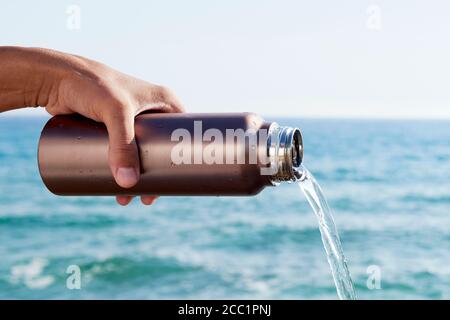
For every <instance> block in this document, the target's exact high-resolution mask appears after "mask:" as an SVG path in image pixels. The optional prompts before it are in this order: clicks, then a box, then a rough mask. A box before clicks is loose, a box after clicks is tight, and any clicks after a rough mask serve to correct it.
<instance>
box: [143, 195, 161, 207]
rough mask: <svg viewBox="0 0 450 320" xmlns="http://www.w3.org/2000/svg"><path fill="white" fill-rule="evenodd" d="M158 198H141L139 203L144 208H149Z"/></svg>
mask: <svg viewBox="0 0 450 320" xmlns="http://www.w3.org/2000/svg"><path fill="white" fill-rule="evenodd" d="M157 198H158V196H142V197H141V202H142V203H143V204H145V205H146V206H149V205H151V204H153V202H155V200H156V199H157Z"/></svg>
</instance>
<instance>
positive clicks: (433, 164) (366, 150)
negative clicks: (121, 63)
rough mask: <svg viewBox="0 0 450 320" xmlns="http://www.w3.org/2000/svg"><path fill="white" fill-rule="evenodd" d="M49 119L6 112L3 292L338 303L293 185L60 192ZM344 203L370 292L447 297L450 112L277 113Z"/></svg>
mask: <svg viewBox="0 0 450 320" xmlns="http://www.w3.org/2000/svg"><path fill="white" fill-rule="evenodd" d="M47 120H48V118H46V117H43V116H42V117H41V116H37V117H22V116H3V115H0V298H1V299H337V298H338V297H337V294H336V289H335V287H334V283H333V278H332V275H331V271H330V268H329V265H328V263H327V259H326V255H325V251H324V248H323V245H322V242H321V236H320V232H319V228H318V224H317V220H316V218H315V216H314V214H313V212H312V210H311V208H310V207H309V206H308V203H307V201H306V199H305V197H304V196H303V194H302V193H301V192H300V190H299V188H298V186H297V185H296V184H287V183H286V184H283V185H280V186H278V187H268V188H266V189H265V190H264V191H263V192H262V193H260V194H259V195H257V196H254V197H162V198H160V199H158V200H157V201H156V202H155V204H154V205H152V206H149V207H147V206H143V205H141V204H140V202H139V201H138V200H137V199H135V200H134V202H133V203H132V204H131V205H129V206H127V207H121V206H119V205H117V204H116V202H115V200H114V199H113V198H111V197H58V196H55V195H53V194H51V193H50V192H49V191H48V190H47V189H46V188H45V186H44V184H43V183H42V181H41V178H40V176H39V171H38V166H37V156H36V154H37V145H38V139H39V135H40V131H41V130H42V127H43V126H44V124H45V122H46V121H47ZM270 120H276V121H277V122H278V123H279V124H280V125H285V126H296V127H299V128H300V129H301V130H302V133H303V140H304V163H305V165H306V166H307V167H308V169H309V170H310V171H311V172H312V173H313V174H314V176H315V177H316V179H317V181H318V182H319V183H320V185H321V187H322V190H323V192H324V193H325V195H326V197H327V199H328V203H329V205H330V207H331V209H332V211H333V213H334V220H335V223H336V226H337V229H338V231H339V236H340V239H341V242H342V248H343V251H344V253H345V256H346V259H347V265H348V268H349V270H350V273H351V276H352V279H353V282H354V288H355V291H356V294H357V297H358V298H359V299H449V298H450V122H447V121H444V120H368V119H364V120H358V119H303V118H285V119H283V118H279V119H270Z"/></svg>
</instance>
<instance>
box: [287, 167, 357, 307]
mask: <svg viewBox="0 0 450 320" xmlns="http://www.w3.org/2000/svg"><path fill="white" fill-rule="evenodd" d="M295 175H296V178H297V183H298V185H299V187H300V189H301V190H302V191H303V193H304V194H305V196H306V199H307V200H308V202H309V205H310V206H311V208H312V209H313V211H314V213H315V215H316V217H317V220H318V222H319V229H320V234H321V236H322V242H323V246H324V248H325V251H326V254H327V259H328V263H329V265H330V267H331V273H332V275H333V279H334V283H335V285H336V290H337V294H338V296H339V299H341V300H355V299H356V293H355V289H354V288H353V282H352V279H351V277H350V272H349V270H348V267H347V262H346V260H345V256H344V253H343V250H342V246H341V241H340V239H339V234H338V231H337V228H336V225H335V223H334V219H333V215H332V212H331V210H330V207H329V206H328V203H327V200H326V198H325V196H324V194H323V192H322V189H321V188H320V186H319V184H318V183H317V181H316V179H315V178H314V176H313V175H312V174H311V172H309V171H308V169H306V168H305V167H304V166H300V167H299V168H297V169H296V171H295Z"/></svg>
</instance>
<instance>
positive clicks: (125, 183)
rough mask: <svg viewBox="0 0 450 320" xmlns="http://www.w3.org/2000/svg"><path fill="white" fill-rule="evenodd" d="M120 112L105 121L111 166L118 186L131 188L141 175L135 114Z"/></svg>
mask: <svg viewBox="0 0 450 320" xmlns="http://www.w3.org/2000/svg"><path fill="white" fill-rule="evenodd" d="M119 110H121V111H117V109H116V110H115V112H114V113H111V114H109V115H108V116H106V117H105V119H104V123H105V125H106V128H107V129H108V136H109V166H110V168H111V171H112V173H113V176H114V178H115V180H116V182H117V184H118V185H119V186H121V187H122V188H131V187H133V186H134V185H135V184H136V183H137V182H138V180H139V173H140V170H139V168H140V167H139V155H138V148H137V145H136V140H135V137H134V114H133V113H132V112H131V111H127V108H119ZM122 110H123V111H122Z"/></svg>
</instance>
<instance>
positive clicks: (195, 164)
mask: <svg viewBox="0 0 450 320" xmlns="http://www.w3.org/2000/svg"><path fill="white" fill-rule="evenodd" d="M177 129H178V131H176V130H177ZM209 129H211V130H209ZM180 130H181V131H180ZM230 130H231V131H230ZM177 132H178V133H180V134H182V133H184V135H183V137H180V134H177V135H175V138H174V134H175V133H177ZM208 132H209V136H208V138H207V139H205V137H206V136H207V133H208ZM230 132H232V133H241V134H242V132H245V133H246V136H245V139H239V138H238V137H236V138H235V137H234V136H233V139H232V140H231V138H230V139H228V136H227V134H229V133H230ZM264 133H265V134H264ZM135 134H136V142H137V145H138V151H139V157H140V166H141V167H140V170H141V176H140V180H139V182H138V184H137V185H136V186H134V187H132V188H129V189H125V188H121V187H120V186H118V185H117V184H116V182H115V180H114V178H113V175H112V173H111V170H110V167H109V165H108V133H107V131H106V127H105V126H104V125H103V124H102V123H98V122H95V121H93V120H90V119H87V118H84V117H82V116H80V115H60V116H55V117H53V118H51V119H50V120H49V121H48V122H47V124H46V125H45V127H44V129H43V130H42V134H41V138H40V141H39V151H38V162H39V171H40V174H41V177H42V180H43V181H44V183H45V185H46V186H47V188H48V189H49V190H50V191H51V192H53V193H54V194H57V195H65V196H68V195H89V196H91V195H171V196H194V195H195V196H247V195H255V194H257V193H259V192H260V191H261V190H262V189H263V188H264V187H266V186H274V185H277V184H278V183H279V182H281V181H290V180H291V181H292V180H295V169H296V168H297V167H299V166H300V164H301V162H302V157H303V145H302V136H301V133H300V130H299V129H297V128H290V127H280V126H278V125H277V124H276V123H274V122H272V123H271V122H266V121H264V120H263V119H262V118H261V117H260V116H258V115H255V114H252V113H222V114H195V113H176V114H168V113H146V114H141V115H139V116H137V117H136V120H135ZM186 134H187V135H186ZM199 134H200V135H199ZM220 135H222V136H223V139H220ZM189 136H190V138H191V140H190V141H189V140H188V139H187V138H189ZM181 143H182V144H181ZM188 152H191V153H192V154H188ZM252 152H256V155H257V156H256V161H255V156H254V154H253V153H252ZM174 155H175V158H176V159H175V160H176V161H174ZM221 155H222V156H221ZM252 156H253V157H252ZM208 157H209V160H208ZM180 158H181V159H182V161H180ZM244 158H245V161H242V160H243V159H244ZM183 159H184V160H183ZM214 159H216V160H215V161H212V160H214ZM217 159H219V160H217ZM220 159H222V160H220ZM250 159H253V161H251V160H250ZM199 160H200V161H199Z"/></svg>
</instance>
